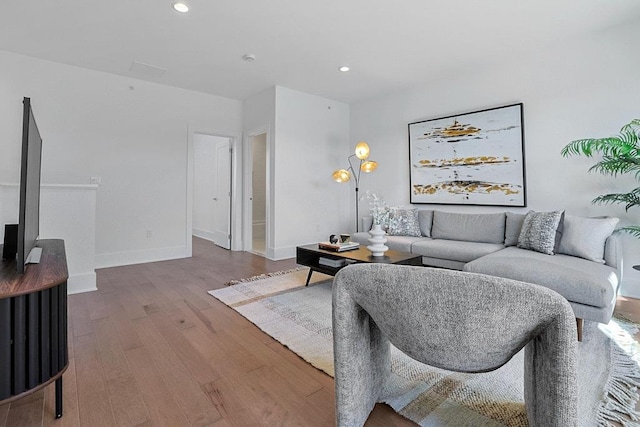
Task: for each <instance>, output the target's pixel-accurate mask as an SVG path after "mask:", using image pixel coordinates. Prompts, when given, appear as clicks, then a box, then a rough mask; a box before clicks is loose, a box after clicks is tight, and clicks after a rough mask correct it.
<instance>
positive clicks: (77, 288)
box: [67, 271, 98, 295]
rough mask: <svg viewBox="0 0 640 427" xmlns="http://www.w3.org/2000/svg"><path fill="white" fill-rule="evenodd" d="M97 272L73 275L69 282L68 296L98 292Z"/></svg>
mask: <svg viewBox="0 0 640 427" xmlns="http://www.w3.org/2000/svg"><path fill="white" fill-rule="evenodd" d="M97 290H98V287H97V285H96V272H95V271H94V272H91V273H83V274H72V275H70V276H69V279H68V280H67V295H73V294H80V293H83V292H91V291H97Z"/></svg>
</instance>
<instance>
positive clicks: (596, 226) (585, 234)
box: [558, 215, 619, 264]
mask: <svg viewBox="0 0 640 427" xmlns="http://www.w3.org/2000/svg"><path fill="white" fill-rule="evenodd" d="M618 221H619V220H618V218H582V217H578V216H573V215H567V216H565V218H564V231H563V234H562V240H561V241H560V247H559V248H558V253H561V254H566V255H573V256H577V257H580V258H584V259H588V260H590V261H593V262H598V263H600V264H604V245H605V242H606V241H607V238H609V236H611V234H612V233H613V230H615V228H616V225H617V224H618Z"/></svg>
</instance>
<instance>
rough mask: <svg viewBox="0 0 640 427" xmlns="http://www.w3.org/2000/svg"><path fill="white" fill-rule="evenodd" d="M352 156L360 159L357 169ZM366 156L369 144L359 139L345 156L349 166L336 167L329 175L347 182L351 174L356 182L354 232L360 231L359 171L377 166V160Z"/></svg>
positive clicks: (370, 170)
mask: <svg viewBox="0 0 640 427" xmlns="http://www.w3.org/2000/svg"><path fill="white" fill-rule="evenodd" d="M354 157H357V158H358V159H359V160H360V164H359V165H358V168H357V169H356V168H355V167H354V164H353V162H352V161H353V160H354ZM367 158H369V145H368V144H367V143H366V142H364V141H360V142H358V143H357V144H356V150H355V153H354V154H352V155H350V156H349V157H348V158H347V161H348V162H349V167H348V168H347V169H338V170H337V171H335V172H333V175H331V177H332V178H333V179H334V181H336V182H347V181H349V180H350V179H351V177H352V176H353V180H354V181H355V183H356V232H357V231H360V224H359V222H360V221H359V218H358V187H359V184H360V173H361V172H365V173H369V172H373V171H374V170H376V168H377V167H378V163H377V162H374V161H373V160H367ZM356 165H357V162H356ZM356 170H357V172H356Z"/></svg>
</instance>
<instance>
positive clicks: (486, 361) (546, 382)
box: [333, 264, 578, 427]
mask: <svg viewBox="0 0 640 427" xmlns="http://www.w3.org/2000/svg"><path fill="white" fill-rule="evenodd" d="M333 337H334V341H333V346H334V362H335V387H336V421H337V425H338V426H349V427H351V426H361V425H363V424H364V423H365V421H366V420H367V418H368V416H369V414H370V412H371V410H372V409H373V407H374V405H375V404H376V402H378V401H379V399H380V397H381V396H380V392H381V390H382V389H383V387H384V384H385V380H386V378H387V377H388V376H389V373H390V370H391V364H390V346H389V344H390V343H392V344H393V345H394V346H396V347H397V348H398V349H399V350H401V351H403V352H404V353H406V354H407V355H409V356H410V357H412V358H413V359H415V360H418V361H420V362H423V363H426V364H428V365H431V366H436V367H438V368H443V369H447V370H451V371H458V372H487V371H492V370H494V369H497V368H499V367H500V366H502V365H504V364H505V363H506V362H508V361H509V360H510V359H511V358H512V357H513V355H515V354H516V353H517V352H519V351H520V350H521V349H522V348H523V347H525V346H526V349H525V368H524V377H525V378H524V379H525V392H524V397H525V404H526V410H527V417H528V419H529V424H530V425H531V426H544V427H552V426H563V427H567V426H575V425H576V422H577V421H576V420H577V393H578V392H577V382H576V381H577V379H576V376H577V360H576V348H577V341H576V333H575V318H574V316H573V311H572V310H571V306H570V305H569V303H568V302H567V300H566V299H564V298H563V297H562V296H560V295H559V294H558V293H556V292H554V291H552V290H549V289H547V288H544V287H542V286H538V285H532V284H529V283H523V282H517V281H515V280H510V279H503V278H499V277H493V276H487V275H483V274H475V273H466V272H459V271H451V270H443V269H434V268H428V267H409V266H396V265H386V264H384V265H383V264H356V265H352V266H348V267H345V268H344V269H342V270H340V272H338V274H337V275H336V276H335V279H334V283H333Z"/></svg>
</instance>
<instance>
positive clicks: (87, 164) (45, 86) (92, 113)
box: [0, 51, 243, 267]
mask: <svg viewBox="0 0 640 427" xmlns="http://www.w3.org/2000/svg"><path fill="white" fill-rule="evenodd" d="M23 96H29V97H31V98H32V106H33V110H34V115H35V117H36V120H37V123H38V126H39V129H40V133H41V135H42V137H43V140H44V142H43V153H42V182H43V183H64V184H88V183H89V182H90V177H91V176H98V177H101V179H102V185H101V186H100V188H99V190H98V195H97V210H96V236H95V241H96V265H97V266H98V267H105V266H112V265H121V264H128V263H135V262H146V261H152V260H159V259H167V258H175V257H181V256H186V254H187V249H186V246H187V239H190V233H188V232H187V209H186V204H187V195H186V186H187V141H188V138H189V136H188V134H189V129H215V130H216V132H217V133H220V134H228V135H239V134H241V132H242V120H243V119H242V102H240V101H236V100H231V99H227V98H222V97H217V96H212V95H208V94H203V93H197V92H192V91H187V90H183V89H177V88H172V87H167V86H161V85H157V84H153V83H148V82H143V81H139V80H135V79H129V78H124V77H120V76H114V75H109V74H105V73H100V72H95V71H91V70H86V69H82V68H76V67H71V66H66V65H61V64H57V63H53V62H48V61H42V60H38V59H33V58H30V57H26V56H21V55H16V54H12V53H9V52H4V51H0V153H2V155H0V182H3V181H4V182H17V181H18V176H19V175H18V174H19V171H18V169H19V158H20V155H19V150H20V148H19V147H20V132H21V115H22V103H21V100H22V97H23ZM147 230H150V231H151V234H152V237H147Z"/></svg>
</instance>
